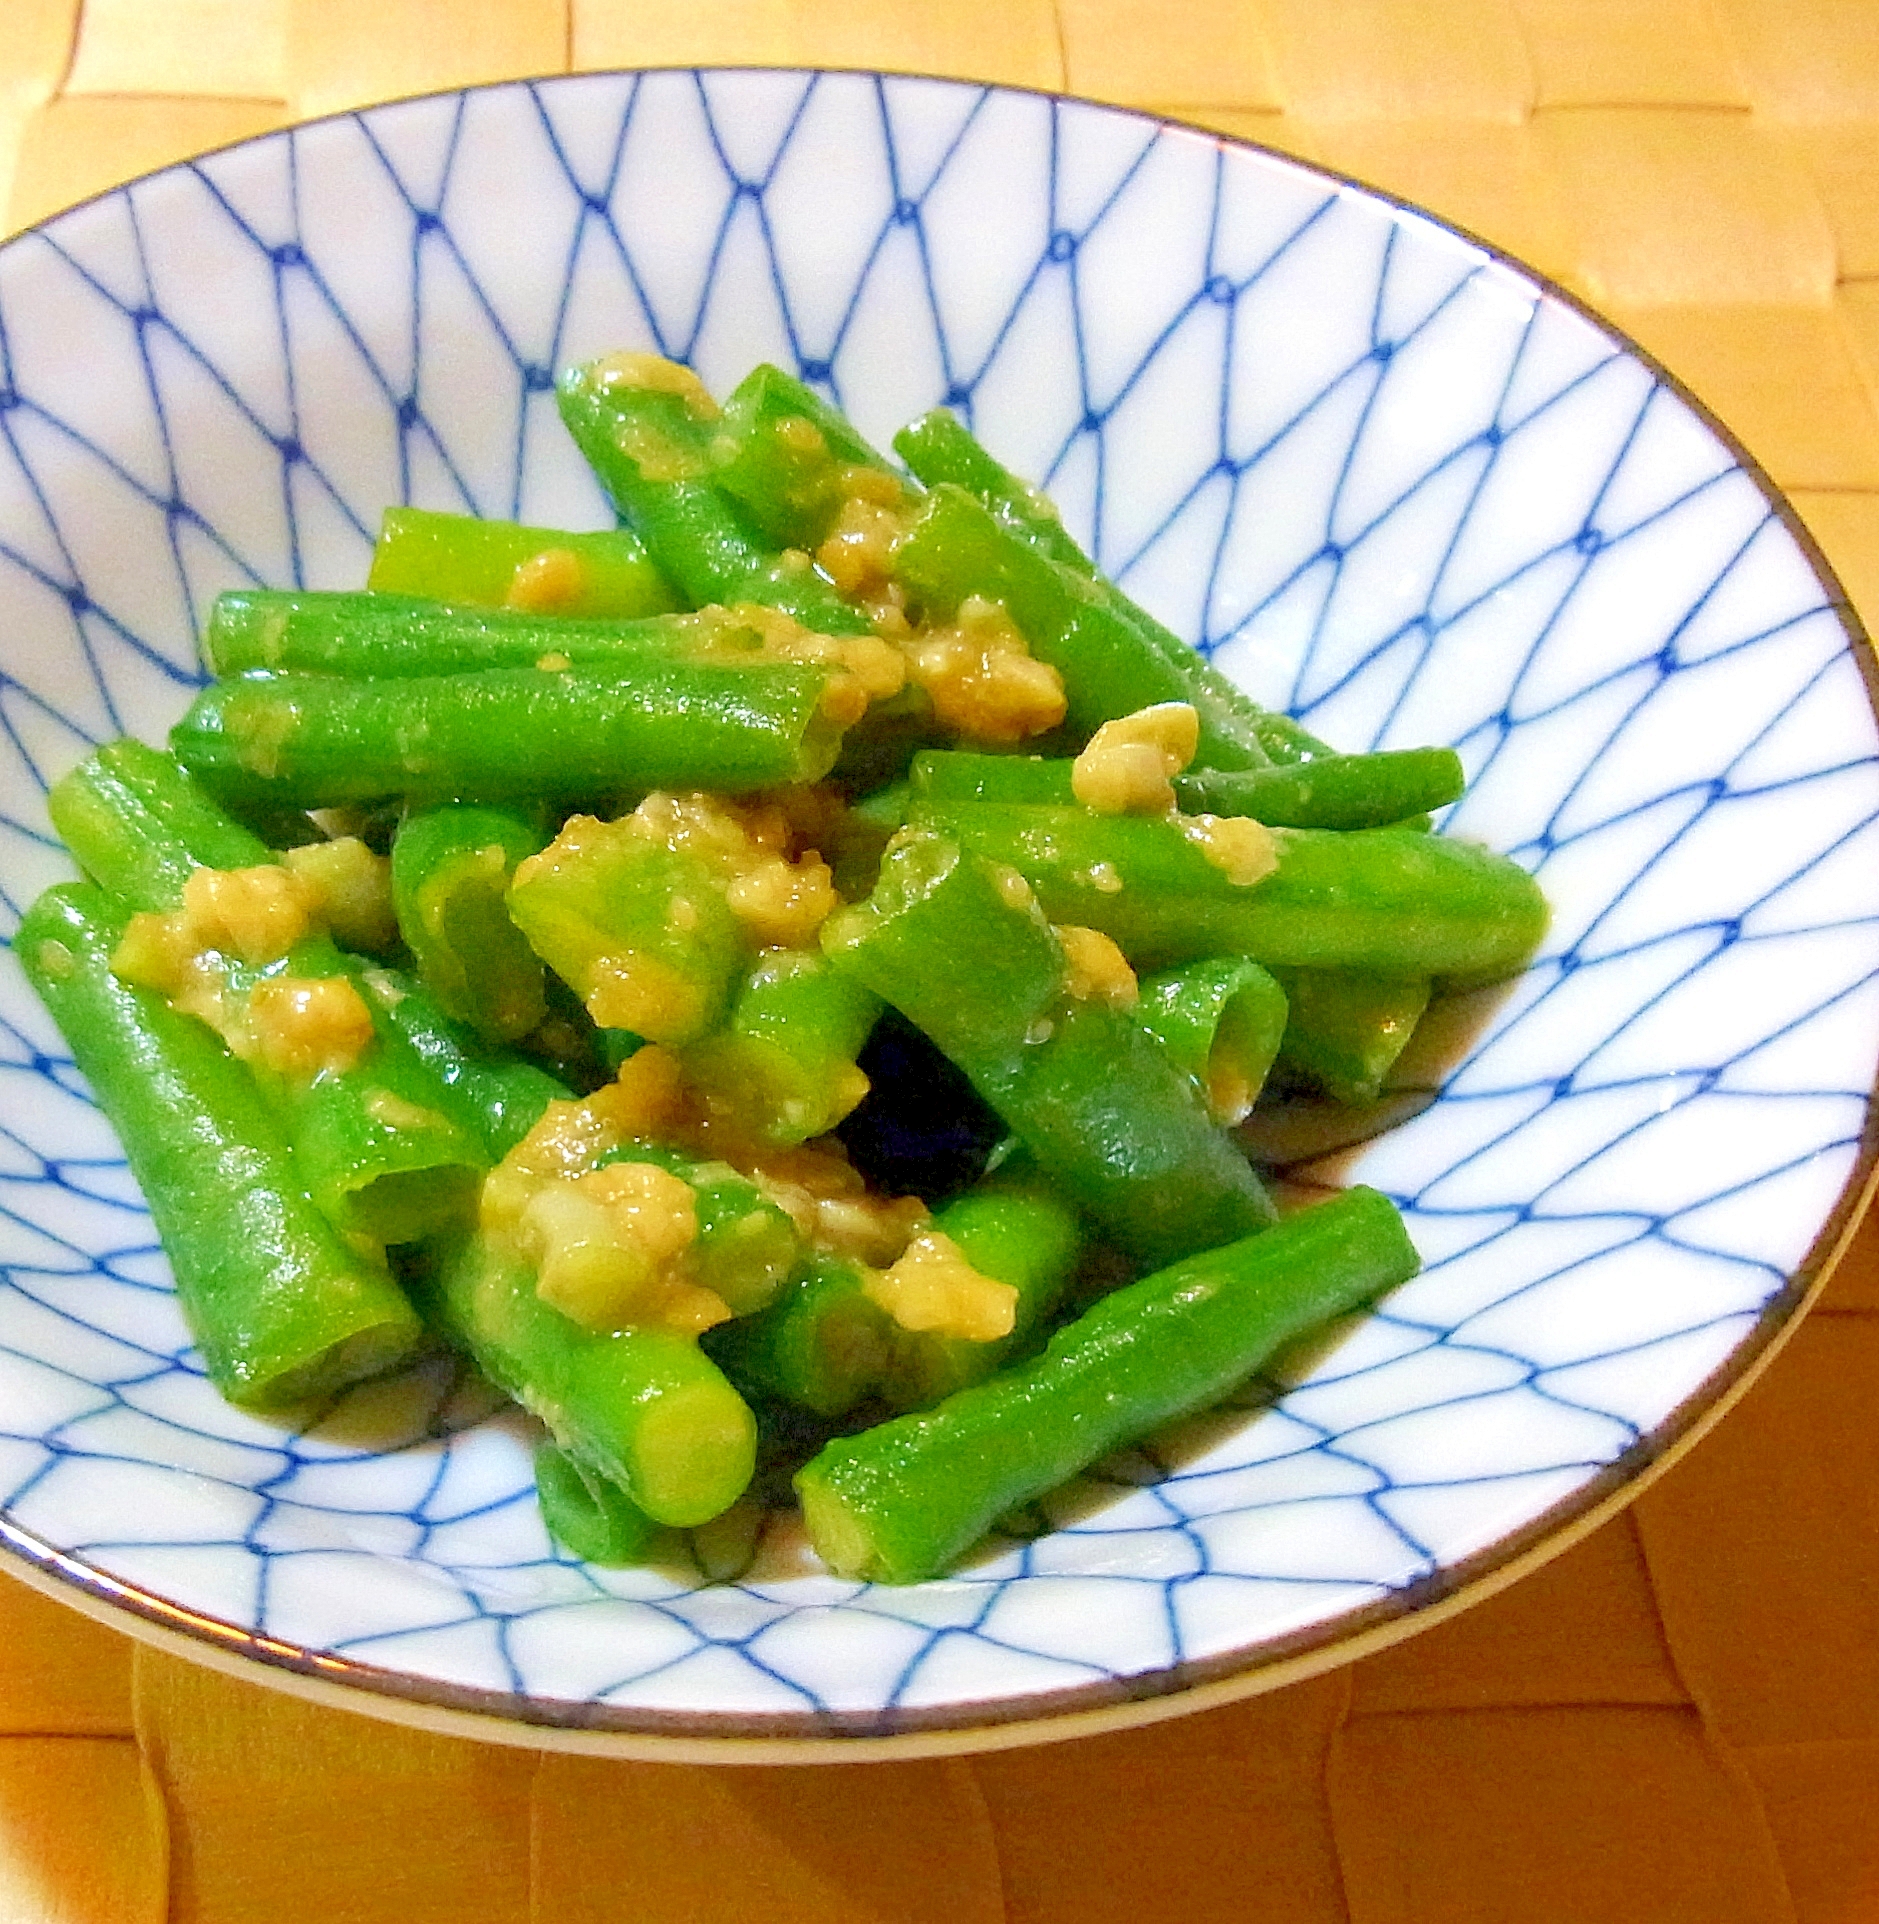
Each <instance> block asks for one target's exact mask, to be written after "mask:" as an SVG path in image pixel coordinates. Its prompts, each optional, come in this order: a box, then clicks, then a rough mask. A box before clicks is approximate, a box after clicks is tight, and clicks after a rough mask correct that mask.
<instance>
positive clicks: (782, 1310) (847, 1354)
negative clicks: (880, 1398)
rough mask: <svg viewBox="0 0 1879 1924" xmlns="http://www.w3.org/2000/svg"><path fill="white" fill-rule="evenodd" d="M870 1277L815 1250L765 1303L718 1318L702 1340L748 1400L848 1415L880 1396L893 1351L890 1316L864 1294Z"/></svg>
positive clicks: (832, 1415)
mask: <svg viewBox="0 0 1879 1924" xmlns="http://www.w3.org/2000/svg"><path fill="white" fill-rule="evenodd" d="M867 1280H868V1273H867V1271H866V1270H865V1269H864V1268H863V1267H862V1265H861V1264H859V1263H857V1262H854V1261H851V1260H850V1259H849V1258H848V1257H846V1256H812V1257H810V1258H809V1260H808V1261H807V1262H806V1263H804V1264H803V1266H802V1267H801V1268H800V1269H799V1270H797V1272H796V1273H795V1275H794V1276H792V1277H791V1278H790V1279H789V1281H788V1283H787V1284H786V1285H785V1287H784V1290H783V1293H782V1294H781V1295H780V1296H779V1297H778V1298H777V1300H776V1301H775V1302H774V1303H772V1304H771V1305H770V1307H769V1308H768V1309H766V1310H764V1311H762V1312H761V1313H760V1314H758V1315H755V1316H740V1317H737V1318H735V1319H733V1320H732V1321H731V1322H728V1323H720V1324H718V1325H717V1327H716V1328H715V1329H708V1330H706V1331H705V1333H704V1335H703V1337H702V1338H700V1341H701V1342H702V1343H703V1345H704V1348H705V1350H706V1353H707V1354H708V1355H710V1356H711V1357H712V1358H713V1360H714V1361H715V1362H716V1363H717V1364H718V1366H719V1367H720V1368H721V1369H722V1370H723V1371H724V1373H725V1375H726V1376H728V1377H729V1378H730V1379H731V1381H732V1382H733V1383H735V1384H736V1385H737V1387H738V1388H739V1389H740V1390H741V1391H742V1392H743V1393H744V1394H745V1395H746V1396H748V1397H750V1398H752V1399H753V1400H762V1399H771V1400H776V1399H780V1400H781V1401H783V1402H785V1403H790V1404H793V1405H794V1406H795V1407H797V1408H798V1409H804V1410H808V1411H809V1412H811V1414H813V1415H816V1416H820V1417H826V1418H830V1419H833V1418H835V1417H838V1416H845V1415H847V1414H848V1412H849V1411H850V1410H852V1409H855V1408H856V1407H858V1406H859V1405H860V1404H861V1403H863V1402H865V1401H866V1400H867V1399H868V1398H869V1397H871V1396H874V1395H876V1394H878V1392H879V1390H880V1388H881V1385H882V1383H883V1381H884V1380H885V1379H886V1376H887V1372H888V1366H889V1363H890V1361H891V1358H892V1353H893V1333H894V1328H895V1325H894V1320H893V1318H892V1317H890V1316H889V1315H888V1313H887V1311H886V1310H884V1309H883V1308H882V1307H881V1306H880V1304H879V1303H877V1302H875V1301H874V1300H873V1298H872V1297H870V1296H869V1295H868V1294H867V1287H866V1286H867Z"/></svg>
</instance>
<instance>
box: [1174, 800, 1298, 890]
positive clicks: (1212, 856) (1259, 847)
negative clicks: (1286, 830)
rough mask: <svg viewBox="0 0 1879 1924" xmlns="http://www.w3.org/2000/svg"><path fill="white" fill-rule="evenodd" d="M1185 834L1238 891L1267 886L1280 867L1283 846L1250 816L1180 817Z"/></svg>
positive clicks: (1270, 831) (1267, 829)
mask: <svg viewBox="0 0 1879 1924" xmlns="http://www.w3.org/2000/svg"><path fill="white" fill-rule="evenodd" d="M1175 819H1176V820H1177V821H1178V822H1179V823H1180V825H1181V833H1182V834H1183V835H1185V836H1186V837H1187V839H1188V840H1189V841H1190V842H1192V843H1193V844H1194V846H1195V847H1196V848H1197V849H1199V850H1200V852H1201V853H1202V854H1203V855H1204V856H1206V858H1207V859H1208V861H1210V862H1211V863H1212V864H1213V865H1214V867H1215V868H1217V869H1219V870H1220V871H1221V873H1222V874H1224V875H1225V876H1226V878H1227V880H1228V881H1229V882H1231V883H1232V884H1233V886H1234V887H1235V888H1251V887H1252V885H1253V884H1254V883H1255V882H1263V881H1264V880H1265V879H1266V877H1267V876H1268V875H1270V874H1271V873H1272V871H1273V870H1274V869H1275V868H1277V867H1278V866H1279V844H1278V842H1277V840H1276V839H1275V837H1274V836H1273V833H1272V830H1271V829H1269V828H1268V827H1267V826H1266V825H1265V823H1264V822H1256V821H1254V820H1253V818H1252V817H1251V816H1250V815H1179V816H1176V818H1175Z"/></svg>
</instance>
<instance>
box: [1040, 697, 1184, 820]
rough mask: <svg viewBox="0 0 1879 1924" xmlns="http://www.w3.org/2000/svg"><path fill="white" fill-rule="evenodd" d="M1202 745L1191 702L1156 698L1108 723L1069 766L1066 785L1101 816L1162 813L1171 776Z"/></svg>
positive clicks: (1168, 803)
mask: <svg viewBox="0 0 1879 1924" xmlns="http://www.w3.org/2000/svg"><path fill="white" fill-rule="evenodd" d="M1199 746H1200V717H1199V716H1198V715H1197V714H1196V713H1195V712H1194V709H1193V706H1192V704H1191V703H1188V702H1184V701H1164V702H1157V703H1156V704H1155V705H1154V706H1153V707H1152V708H1138V709H1137V710H1136V711H1135V713H1134V714H1132V715H1118V716H1117V717H1116V718H1115V719H1114V720H1113V721H1106V722H1104V723H1103V725H1102V726H1101V727H1100V728H1099V729H1097V731H1096V733H1095V734H1094V735H1092V736H1091V737H1090V739H1089V744H1088V746H1087V747H1085V749H1084V750H1083V752H1082V754H1080V755H1079V756H1078V757H1077V758H1076V760H1075V761H1074V762H1073V763H1072V764H1071V768H1070V787H1071V791H1072V793H1074V794H1075V796H1076V798H1077V800H1078V801H1079V802H1081V803H1082V804H1083V806H1084V807H1085V808H1089V809H1094V810H1095V811H1096V813H1097V814H1099V815H1165V814H1167V813H1168V812H1169V811H1170V810H1171V809H1172V808H1173V807H1174V786H1173V784H1172V782H1171V781H1170V779H1169V778H1170V777H1171V776H1174V775H1178V774H1180V772H1181V771H1182V769H1184V768H1185V767H1186V766H1187V765H1188V763H1189V762H1191V761H1192V760H1193V759H1194V751H1195V750H1196V749H1197V748H1198V747H1199Z"/></svg>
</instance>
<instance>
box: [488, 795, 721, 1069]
mask: <svg viewBox="0 0 1879 1924" xmlns="http://www.w3.org/2000/svg"><path fill="white" fill-rule="evenodd" d="M509 914H510V916H511V918H512V919H513V920H514V922H515V925H516V927H517V928H518V929H520V930H521V931H522V934H523V936H524V937H525V938H526V939H527V941H528V943H529V946H530V947H531V948H533V949H534V951H535V953H536V954H537V955H539V956H540V957H541V959H542V960H543V961H544V962H546V963H547V964H548V966H549V967H550V968H551V969H553V970H554V972H555V973H556V974H557V975H558V976H560V977H561V979H562V980H563V981H564V982H565V983H567V985H568V986H569V987H570V988H571V989H572V990H573V991H574V993H575V994H576V995H578V996H579V997H580V998H581V1000H582V1001H583V1002H584V1003H585V1004H586V1006H587V1011H588V1013H589V1014H590V1015H591V1016H592V1017H593V1018H594V1020H595V1022H596V1023H598V1024H599V1025H600V1027H601V1028H603V1029H627V1030H630V1031H631V1032H632V1033H633V1034H634V1035H636V1036H639V1037H642V1038H643V1039H644V1040H646V1041H649V1042H667V1043H685V1042H693V1041H696V1040H697V1039H698V1038H699V1037H700V1036H703V1035H706V1034H708V1033H709V1032H710V1031H711V1030H712V1029H714V1028H715V1027H717V1025H718V1022H719V1021H720V1019H721V1018H722V1016H723V1014H724V1012H725V1009H726V1007H727V1005H728V1004H729V1001H730V996H731V989H732V985H733V983H734V982H735V980H736V978H737V973H738V970H739V969H740V967H741V966H742V964H743V960H744V953H745V951H744V944H743V936H742V933H741V931H740V928H739V924H738V920H737V917H736V916H735V915H734V914H732V912H731V908H730V905H729V903H728V902H727V901H726V899H725V894H724V890H723V887H722V886H721V885H720V883H719V882H718V880H717V878H716V876H715V875H714V874H713V873H712V871H711V869H710V868H709V867H708V866H707V864H706V863H705V862H704V861H703V860H702V859H701V858H700V857H699V856H697V855H694V854H692V853H690V852H689V851H687V850H684V849H674V848H668V847H667V846H666V845H665V844H664V843H663V842H654V841H650V840H648V839H647V838H645V837H644V836H641V835H638V834H635V833H634V832H633V828H632V825H631V823H630V822H596V821H587V822H584V823H582V824H580V825H579V829H578V832H577V830H576V827H575V826H574V825H570V827H569V828H567V829H564V830H563V831H562V833H561V835H560V836H559V837H558V838H557V839H556V840H555V841H554V842H553V843H552V844H551V845H550V846H549V848H548V849H547V850H546V851H545V852H544V853H543V854H542V855H540V856H538V857H537V858H536V859H535V860H533V861H532V862H530V863H529V864H528V865H527V866H526V867H525V868H524V869H523V870H522V871H521V872H520V873H519V874H518V876H517V878H516V880H515V882H514V884H513V886H512V887H511V888H510V890H509Z"/></svg>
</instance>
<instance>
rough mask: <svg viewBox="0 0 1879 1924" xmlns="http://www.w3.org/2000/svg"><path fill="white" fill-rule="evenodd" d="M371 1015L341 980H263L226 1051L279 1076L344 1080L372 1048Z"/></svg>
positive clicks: (355, 992)
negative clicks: (253, 1061)
mask: <svg viewBox="0 0 1879 1924" xmlns="http://www.w3.org/2000/svg"><path fill="white" fill-rule="evenodd" d="M372 1035H373V1030H372V1013H371V1011H370V1010H369V1009H368V1008H367V1007H366V1006H365V1004H364V1002H362V1001H361V1000H360V998H359V992H358V990H357V989H355V988H354V987H353V986H352V984H351V982H349V981H348V980H347V979H346V977H344V976H343V975H328V976H296V975H270V976H264V977H263V978H262V979H261V980H260V981H259V982H257V983H256V984H255V985H254V987H253V988H252V989H251V990H250V991H249V994H248V1006H247V1008H246V1010H245V1011H244V1012H243V1014H242V1015H241V1017H240V1018H238V1020H237V1021H236V1022H235V1024H233V1025H232V1026H231V1028H230V1029H229V1030H228V1031H226V1032H225V1039H226V1040H227V1042H228V1046H229V1047H230V1048H231V1049H233V1050H234V1052H235V1053H236V1054H237V1055H238V1056H241V1057H243V1058H244V1059H254V1060H259V1061H260V1062H262V1063H264V1064H265V1065H266V1066H267V1067H268V1068H270V1069H272V1070H274V1071H275V1072H276V1073H277V1074H279V1075H284V1076H304V1077H313V1076H317V1075H321V1074H328V1075H340V1074H343V1073H344V1072H345V1071H346V1070H348V1069H350V1068H351V1067H352V1066H353V1064H354V1063H356V1062H357V1061H358V1060H359V1058H360V1057H361V1056H362V1055H364V1053H365V1052H366V1050H367V1049H368V1048H369V1047H370V1046H371V1042H372Z"/></svg>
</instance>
